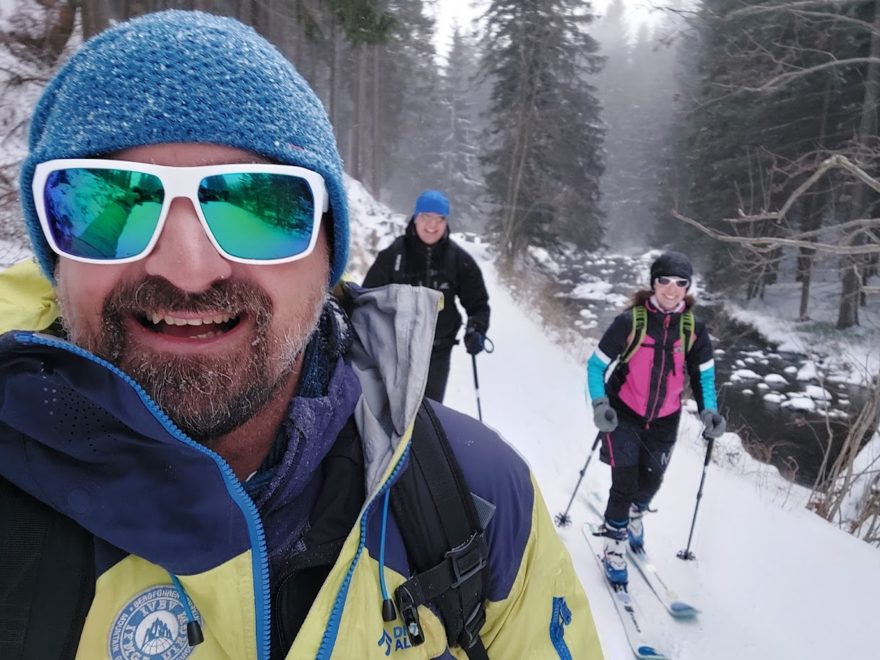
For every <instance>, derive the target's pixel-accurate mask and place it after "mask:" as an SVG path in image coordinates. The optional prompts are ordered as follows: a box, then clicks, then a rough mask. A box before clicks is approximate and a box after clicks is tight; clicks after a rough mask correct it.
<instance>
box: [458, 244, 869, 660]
mask: <svg viewBox="0 0 880 660" xmlns="http://www.w3.org/2000/svg"><path fill="white" fill-rule="evenodd" d="M467 245H468V247H469V249H470V250H471V252H472V254H474V255H475V256H476V257H477V258H479V259H480V265H481V268H482V269H483V274H484V276H485V278H486V282H487V286H488V287H489V290H490V291H491V304H492V327H491V332H490V333H489V334H490V336H491V338H492V340H493V341H494V342H495V347H496V348H495V352H494V353H492V354H491V355H481V356H479V357H478V359H477V364H478V368H479V382H480V399H481V405H482V411H483V418H484V421H485V422H486V423H488V424H489V425H491V426H492V427H494V428H496V429H497V430H498V431H499V432H500V433H501V434H502V435H503V436H504V437H505V438H506V439H507V440H508V441H509V442H511V443H512V444H513V445H514V446H515V447H517V449H518V450H519V451H520V452H521V453H522V454H523V456H524V457H525V458H526V460H527V461H528V462H529V464H530V465H531V466H532V469H533V470H534V471H535V472H536V474H537V476H538V480H539V482H540V484H541V487H542V489H543V491H544V498H545V500H546V502H547V506H548V508H549V509H550V512H551V514H556V513H557V512H560V511H563V510H564V509H565V506H566V504H567V503H568V501H569V498H570V496H571V493H572V490H573V489H574V486H575V483H576V482H577V477H578V472H579V470H580V469H581V467H582V466H583V464H584V461H585V459H586V457H587V453H588V451H589V448H590V446H591V445H592V441H593V439H594V438H595V434H596V430H595V428H594V426H593V423H592V419H591V417H590V415H589V414H588V412H587V408H586V406H585V403H584V397H583V391H584V375H585V373H584V365H583V364H578V363H575V362H574V361H573V360H572V359H571V358H570V357H569V356H568V355H567V353H565V352H564V351H563V350H562V349H561V348H559V347H558V346H557V345H555V344H553V343H552V342H550V341H548V339H547V337H546V333H545V332H544V330H543V329H542V328H541V327H540V326H539V325H538V324H537V323H535V322H534V321H533V320H532V319H530V318H529V315H527V314H525V313H523V311H522V310H521V309H520V308H519V307H518V306H517V304H516V303H515V302H514V301H513V300H512V298H511V297H510V296H509V294H507V293H506V292H505V290H504V289H503V287H502V286H500V285H499V284H498V281H497V274H496V273H495V270H494V268H493V266H492V265H491V263H490V262H489V261H487V260H486V259H485V255H486V250H485V248H484V247H483V246H479V245H473V244H467ZM446 403H447V404H448V405H450V406H452V407H454V408H457V409H459V410H462V411H464V412H467V413H470V414H472V415H475V416H476V399H475V395H474V386H473V377H472V368H471V361H470V357H469V356H468V355H467V354H466V353H465V351H464V350H457V351H455V352H454V353H453V363H452V371H451V374H450V384H449V390H448V393H447V397H446ZM704 457H705V445H704V443H703V441H702V440H701V438H700V427H699V424H698V422H697V420H696V417H695V416H692V415H686V416H685V419H684V421H683V424H682V429H681V431H680V435H679V442H678V446H677V448H676V452H675V454H674V457H673V460H672V463H671V465H670V468H669V471H668V473H667V476H666V480H665V483H664V486H663V488H662V489H661V490H660V493H659V494H658V496H657V497H656V498H655V500H654V502H653V505H654V506H655V507H656V508H657V509H658V512H657V513H656V514H653V515H651V516H649V518H648V519H647V522H646V540H647V544H648V548H649V550H650V553H651V555H652V559H653V561H654V563H655V564H656V565H657V566H658V570H659V571H660V572H661V573H662V575H663V578H664V580H665V581H666V582H667V583H668V584H670V586H672V587H673V588H674V589H675V590H676V591H678V593H679V596H680V597H681V598H682V599H684V600H688V601H690V602H693V603H694V604H696V605H697V606H698V607H700V608H701V609H702V613H701V614H700V616H699V617H698V618H697V620H696V621H693V622H677V621H675V620H673V619H672V618H671V617H670V616H669V615H668V614H666V612H665V610H664V609H663V608H661V607H660V606H659V603H658V602H657V600H656V599H655V598H654V597H653V596H652V594H651V593H650V591H648V589H647V588H646V586H645V584H644V583H641V582H640V580H639V578H638V576H637V575H634V576H633V578H632V580H633V590H634V593H635V595H636V598H637V599H638V601H639V605H640V606H641V607H642V609H643V610H644V611H645V613H646V614H647V615H648V616H649V619H650V621H649V628H650V630H651V634H652V635H656V638H655V639H656V643H655V645H656V646H657V647H659V648H660V649H661V650H663V651H665V652H666V653H667V654H668V655H669V656H670V657H674V658H678V659H679V660H726V659H731V660H733V659H734V658H737V659H739V658H749V659H750V660H788V659H792V660H794V659H795V658H841V659H843V658H858V657H865V658H867V657H872V656H873V657H876V656H874V654H875V653H876V652H877V648H878V639H880V638H878V634H877V632H876V629H874V628H873V626H872V624H871V621H872V620H873V619H874V618H875V617H876V612H877V601H878V596H880V550H878V549H876V548H874V547H871V546H869V545H868V544H866V543H864V542H863V541H860V540H858V539H856V538H854V537H852V536H849V535H848V534H846V533H845V532H843V531H841V530H840V529H838V528H836V527H834V526H832V525H830V524H829V523H827V522H825V521H824V520H822V519H821V518H819V517H818V516H816V515H814V514H812V513H810V512H809V511H807V510H806V509H805V508H804V503H805V500H806V497H807V494H808V493H807V491H806V490H805V489H802V488H800V487H798V486H794V485H792V484H790V483H789V482H786V481H784V480H783V479H782V478H781V477H780V476H779V475H778V473H777V472H776V470H775V469H774V468H771V467H768V466H766V465H763V464H761V463H757V462H755V461H754V460H752V459H750V458H749V457H748V455H747V454H745V453H744V452H743V451H742V449H741V447H740V446H739V441H738V439H737V438H736V436H734V435H733V434H728V435H727V436H725V437H724V438H723V442H721V443H720V445H719V446H716V450H715V461H713V463H712V464H711V465H710V466H709V468H708V472H707V477H706V482H705V486H704V491H703V492H704V495H703V498H702V500H701V503H700V510H699V512H698V516H697V521H696V527H695V532H694V539H693V542H692V544H691V550H692V551H693V552H694V553H695V555H696V557H697V560H696V561H694V562H684V561H682V560H680V559H678V558H677V557H676V553H677V551H678V550H681V549H683V548H684V547H685V545H686V543H687V538H688V531H689V529H690V524H691V520H692V516H693V511H694V505H695V503H696V493H697V489H698V486H699V482H700V475H701V471H702V464H703V459H704ZM609 484H610V470H609V468H608V467H607V466H605V465H604V464H602V463H599V462H598V460H597V459H596V458H595V457H594V460H593V461H592V462H591V464H590V466H589V469H588V472H587V474H586V476H585V478H584V481H583V483H582V484H581V487H580V490H579V492H578V496H577V497H576V499H575V501H574V504H573V506H572V509H571V512H570V515H571V517H572V519H573V524H572V525H571V526H570V527H568V528H565V529H562V530H560V534H561V536H562V537H563V539H564V540H565V542H566V544H567V545H568V548H569V550H570V552H571V555H572V557H573V559H574V562H575V565H576V566H577V569H578V572H579V575H580V577H581V580H582V582H583V584H584V586H585V588H586V590H587V594H588V596H589V598H590V602H591V604H592V606H593V612H594V617H595V619H596V623H597V626H598V629H599V633H600V637H601V639H602V644H603V647H604V650H605V655H606V658H608V659H609V660H617V659H625V658H630V657H632V654H631V652H630V650H629V647H628V646H627V644H626V640H625V638H624V636H623V632H622V628H621V626H620V622H619V620H618V618H617V615H616V613H615V611H614V609H613V605H612V602H611V600H610V597H609V595H608V592H607V591H606V589H605V587H604V585H603V583H602V581H601V580H602V578H601V576H600V574H599V572H598V568H597V564H596V562H595V561H593V559H592V558H591V557H590V555H589V552H588V549H587V546H586V543H585V542H584V539H583V536H582V531H581V526H582V525H583V523H584V522H585V521H587V520H589V519H590V513H589V509H588V508H587V506H586V497H587V495H588V493H589V492H590V491H592V490H597V491H600V492H601V493H602V495H603V498H604V497H605V496H606V495H607V489H608V486H609Z"/></svg>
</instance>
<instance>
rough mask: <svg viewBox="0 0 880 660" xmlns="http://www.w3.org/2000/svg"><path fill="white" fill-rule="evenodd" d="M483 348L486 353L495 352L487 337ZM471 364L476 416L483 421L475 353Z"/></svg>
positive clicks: (472, 355)
mask: <svg viewBox="0 0 880 660" xmlns="http://www.w3.org/2000/svg"><path fill="white" fill-rule="evenodd" d="M483 342H484V348H483V350H484V351H486V353H492V352H493V351H494V350H495V344H494V343H492V340H491V339H489V338H488V337H483ZM471 364H473V366H474V392H476V394H477V416H478V417H479V418H480V421H481V422H482V421H483V410H482V408H481V407H480V379H479V378H477V355H476V353H472V354H471Z"/></svg>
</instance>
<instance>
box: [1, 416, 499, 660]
mask: <svg viewBox="0 0 880 660" xmlns="http://www.w3.org/2000/svg"><path fill="white" fill-rule="evenodd" d="M391 507H392V510H393V511H394V515H395V518H396V519H397V523H398V526H399V528H400V531H401V535H402V536H403V541H404V546H405V547H406V550H407V556H408V558H409V561H410V564H411V566H412V567H413V569H414V570H415V571H418V572H417V573H416V574H415V575H413V576H412V577H410V579H409V580H407V581H406V582H405V583H403V584H402V585H401V586H400V587H398V588H397V590H396V591H395V600H396V602H397V609H398V611H399V612H400V615H401V618H402V619H403V621H404V627H405V628H406V630H407V634H408V636H409V639H410V643H411V644H412V645H413V646H416V645H418V644H421V643H423V642H424V636H423V635H422V629H421V625H420V622H419V614H418V609H417V608H418V606H419V605H426V604H428V603H429V602H430V603H432V604H433V605H434V606H435V607H436V608H437V610H438V611H439V612H440V616H441V619H442V621H443V625H444V627H445V630H446V637H447V642H448V644H449V646H450V647H452V646H460V647H461V648H462V649H463V650H464V651H465V653H466V654H467V656H468V658H469V659H470V660H488V655H487V653H486V650H485V647H484V646H483V643H482V641H481V640H480V637H479V633H480V629H481V628H482V626H483V624H484V623H485V620H486V613H485V601H486V597H487V593H488V584H489V571H488V558H489V550H488V546H487V544H486V539H485V535H484V531H483V530H484V529H485V526H486V524H487V523H488V521H489V520H490V519H491V517H492V514H493V513H494V510H495V508H494V506H493V505H492V504H490V503H488V502H486V501H485V500H482V499H480V498H478V497H477V496H476V495H473V494H471V493H470V492H469V491H468V490H467V487H466V486H465V483H464V478H463V476H462V474H461V468H460V467H459V465H458V462H457V461H456V459H455V456H454V455H453V453H452V450H451V449H450V447H449V441H448V439H447V437H446V434H445V432H444V431H443V427H442V426H441V424H440V422H439V420H438V419H437V417H436V415H435V413H434V411H433V410H432V409H431V406H430V404H429V403H428V402H427V401H425V400H423V401H422V404H421V406H420V408H419V411H418V414H417V416H416V421H415V425H414V428H413V435H412V444H411V446H410V450H409V466H408V468H407V469H405V470H404V471H403V472H402V473H401V475H400V477H399V478H398V480H397V482H396V483H395V484H394V485H393V486H392V488H391ZM0 528H2V529H3V530H4V532H5V534H4V538H5V539H6V540H7V542H6V543H4V544H3V545H2V546H0V596H2V599H0V620H2V621H4V622H7V623H9V624H10V625H8V626H0V658H3V659H4V660H29V659H31V658H52V659H53V660H68V659H69V660H73V658H75V657H76V653H77V647H78V644H79V638H80V634H81V632H82V628H83V625H84V624H85V618H86V615H87V614H88V611H89V608H90V607H91V603H92V599H93V598H94V593H95V569H94V549H93V543H94V541H93V538H92V536H91V534H90V533H89V532H87V531H86V530H84V529H83V528H81V527H79V525H77V524H75V523H74V522H72V521H71V520H70V519H69V518H67V517H66V516H64V515H63V514H61V513H58V512H57V511H55V510H54V509H52V508H51V507H49V506H46V505H45V504H43V503H42V502H40V501H39V500H37V499H36V498H34V497H32V496H31V495H29V494H27V493H25V492H24V491H22V490H20V489H18V488H17V487H16V486H14V485H13V484H11V483H10V482H8V481H7V480H6V479H0ZM37 604H39V606H40V607H41V608H42V609H44V610H46V611H45V614H46V616H45V617H43V616H41V618H40V620H39V621H37V620H36V619H35V618H34V617H33V610H34V607H35V606H36V605H37ZM384 609H385V608H383V610H384ZM41 615H42V612H41ZM394 618H396V617H394V616H392V617H391V620H393V619H394ZM46 622H50V623H51V625H44V624H45V623H46ZM16 623H17V625H16ZM17 631H24V632H23V633H21V632H17Z"/></svg>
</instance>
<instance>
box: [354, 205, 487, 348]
mask: <svg viewBox="0 0 880 660" xmlns="http://www.w3.org/2000/svg"><path fill="white" fill-rule="evenodd" d="M386 284H412V285H414V286H426V287H428V288H431V289H435V290H437V291H439V292H440V293H442V294H443V309H442V310H441V311H440V313H439V314H438V316H437V329H436V331H435V334H434V350H435V351H438V350H443V349H448V348H452V346H454V345H455V344H457V343H458V341H457V340H456V335H457V334H458V329H459V328H460V327H461V314H459V311H458V307H457V306H456V305H455V297H456V296H458V299H459V301H461V305H462V307H464V309H465V311H466V312H467V315H468V327H472V328H473V329H474V330H476V331H477V332H479V333H480V334H483V335H485V334H486V331H487V330H488V329H489V294H488V292H487V291H486V285H485V283H484V282H483V273H482V272H481V271H480V267H479V266H478V265H477V262H476V261H474V258H473V257H472V256H471V255H469V254H468V253H467V252H466V251H465V250H464V248H462V247H461V246H460V245H458V243H456V242H455V241H453V240H452V239H451V238H449V228H448V227H447V229H446V232H445V233H444V234H443V238H441V239H440V240H439V241H438V242H437V243H435V244H434V245H425V244H424V243H423V242H422V240H421V239H420V238H419V236H418V234H417V233H416V225H415V219H414V218H410V221H409V224H408V225H407V227H406V232H405V233H404V235H403V236H399V237H397V238H396V239H395V240H394V242H393V243H392V244H391V245H389V246H388V247H387V248H385V249H384V250H382V251H381V252H379V254H378V255H376V261H375V262H373V265H372V266H370V270H368V271H367V276H366V277H365V278H364V284H363V286H364V288H366V289H371V288H374V287H377V286H384V285H386Z"/></svg>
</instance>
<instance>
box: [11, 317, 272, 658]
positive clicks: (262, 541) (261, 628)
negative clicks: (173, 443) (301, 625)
mask: <svg viewBox="0 0 880 660" xmlns="http://www.w3.org/2000/svg"><path fill="white" fill-rule="evenodd" d="M15 338H16V340H17V341H19V342H20V343H22V344H42V345H44V346H50V347H52V348H60V349H63V350H66V351H67V352H69V353H73V354H74V355H79V356H80V357H84V358H86V359H88V360H91V361H92V362H94V363H95V364H98V365H100V366H102V367H104V368H105V369H107V370H108V371H111V372H112V373H114V374H116V375H117V376H119V378H121V379H122V380H123V381H125V382H126V383H127V384H128V385H129V387H131V388H132V389H133V390H134V391H135V392H136V393H137V395H138V396H139V397H140V399H141V401H143V403H144V405H145V406H146V407H147V409H148V410H149V411H150V413H151V414H152V415H153V417H155V418H156V419H157V420H158V421H159V423H160V424H161V425H162V426H163V428H165V430H166V431H168V433H169V434H171V435H172V436H173V437H174V438H175V439H177V440H179V441H180V442H182V443H184V444H185V445H188V446H190V447H192V448H193V449H196V450H197V451H200V452H201V453H203V454H205V455H207V456H208V457H209V458H211V459H212V460H213V461H214V463H216V464H217V467H218V468H219V469H220V473H221V475H222V476H223V481H224V482H225V483H226V488H227V490H228V491H229V495H230V497H232V500H233V501H234V502H235V503H236V504H237V505H238V508H239V509H240V510H241V512H242V514H243V515H244V518H245V521H246V522H247V527H248V534H249V536H250V538H251V552H252V553H253V560H252V565H253V573H254V575H253V578H254V610H255V612H254V614H255V619H256V621H255V624H256V629H257V630H256V632H257V660H269V656H270V652H271V642H270V638H269V624H270V621H271V611H270V602H269V559H268V553H267V551H266V535H265V533H264V532H263V523H262V520H261V519H260V514H259V512H258V511H257V507H256V505H255V504H254V502H253V500H252V499H251V498H250V496H249V495H248V494H247V493H246V492H245V490H244V486H242V484H241V481H239V479H238V477H236V476H235V473H234V472H233V471H232V468H231V467H230V466H229V463H227V462H226V461H225V460H224V459H223V458H222V457H221V456H220V455H219V454H217V453H216V452H214V451H213V450H211V449H208V448H207V447H205V446H204V445H202V444H199V443H198V442H196V441H195V440H193V439H192V438H190V437H189V436H188V435H186V434H185V433H184V432H183V431H181V430H180V429H179V428H178V427H177V425H176V424H175V423H174V422H173V421H172V420H171V418H170V417H168V415H167V414H165V412H164V411H163V410H162V409H161V408H159V406H158V405H157V404H156V402H155V401H153V398H152V397H151V396H150V395H149V394H147V392H146V390H144V388H143V387H141V386H140V384H138V383H137V382H136V381H135V380H133V379H132V377H131V376H129V375H128V374H127V373H125V372H124V371H122V370H121V369H119V368H118V367H116V366H114V365H112V364H110V363H109V362H107V361H106V360H104V359H102V358H99V357H98V356H97V355H94V354H93V353H90V352H89V351H87V350H85V349H83V348H80V347H79V346H76V345H74V344H69V343H67V342H64V341H61V340H58V339H53V338H51V337H45V336H42V335H36V334H31V333H16V335H15Z"/></svg>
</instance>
